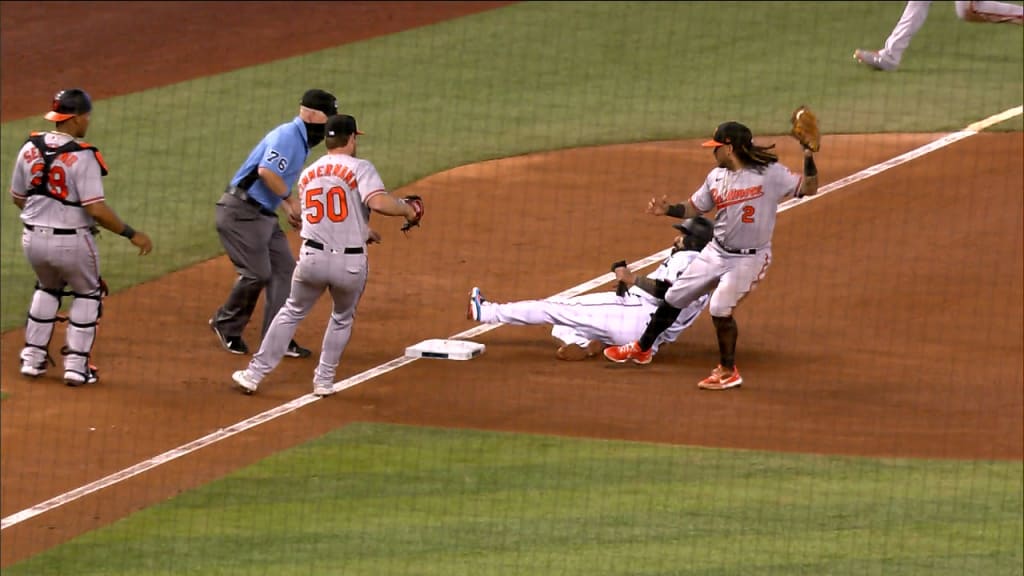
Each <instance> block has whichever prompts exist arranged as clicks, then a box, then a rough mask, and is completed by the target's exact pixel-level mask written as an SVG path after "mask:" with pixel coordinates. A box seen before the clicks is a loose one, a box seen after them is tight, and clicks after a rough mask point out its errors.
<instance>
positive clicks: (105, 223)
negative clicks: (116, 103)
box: [11, 88, 153, 386]
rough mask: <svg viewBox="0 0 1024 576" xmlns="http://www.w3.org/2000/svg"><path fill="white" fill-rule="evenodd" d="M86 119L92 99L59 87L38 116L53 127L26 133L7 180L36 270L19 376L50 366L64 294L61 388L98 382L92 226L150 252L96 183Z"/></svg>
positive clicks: (99, 293) (96, 155) (98, 165)
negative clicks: (93, 358) (67, 306)
mask: <svg viewBox="0 0 1024 576" xmlns="http://www.w3.org/2000/svg"><path fill="white" fill-rule="evenodd" d="M91 117H92V100H91V99H90V98H89V95H88V94H87V93H86V92H85V91H84V90H81V89H79V88H71V89H68V90H62V91H60V92H58V93H57V95H56V96H54V97H53V102H52V104H51V107H50V111H49V112H47V114H46V116H44V118H46V119H47V120H50V121H51V122H55V123H56V129H55V130H51V131H49V132H33V133H32V135H31V136H30V137H29V139H28V141H26V142H25V145H24V146H22V147H21V149H20V150H19V151H18V157H17V160H16V161H15V164H14V174H13V176H12V177H11V198H12V200H13V201H14V205H15V206H17V207H18V209H19V210H21V221H22V223H23V225H24V228H25V229H24V231H23V232H22V237H21V245H22V247H23V248H24V250H25V258H27V259H28V262H29V264H31V265H32V270H33V271H34V272H35V274H36V290H35V293H34V294H33V295H32V303H31V305H30V306H29V310H28V320H27V321H26V322H25V347H24V348H23V349H22V351H21V373H22V374H23V375H25V376H29V377H32V378H35V377H38V376H42V375H43V374H44V373H45V372H46V367H47V363H48V362H49V363H50V364H53V365H56V363H55V362H54V361H53V359H52V358H51V357H50V338H52V337H53V325H54V323H55V322H57V321H58V316H57V311H58V310H60V305H61V299H62V298H63V297H64V296H71V297H73V298H74V300H73V301H72V302H71V308H70V310H69V313H68V318H67V320H68V324H69V326H68V329H67V333H66V335H65V345H64V346H63V347H62V348H61V354H62V355H63V356H64V383H65V384H67V385H68V386H79V385H82V384H92V383H94V382H97V381H98V380H99V374H98V372H97V370H96V367H95V366H94V365H93V364H92V363H91V362H90V356H91V354H92V347H93V343H94V342H95V341H96V327H97V325H98V324H99V321H100V316H102V315H103V297H104V296H106V294H107V286H106V283H105V282H104V281H103V279H102V278H101V277H100V261H99V251H98V250H97V247H96V240H95V239H94V238H93V236H95V235H96V234H97V233H98V232H99V229H98V228H97V227H96V225H97V224H98V225H100V226H102V227H104V228H106V229H107V230H110V231H111V232H113V233H115V234H120V235H121V236H124V237H125V238H127V239H128V240H129V241H131V243H132V244H134V245H135V246H137V247H138V248H139V254H143V255H145V254H149V252H150V250H152V249H153V243H152V241H150V239H149V236H147V235H146V234H145V233H144V232H141V231H138V230H134V229H133V228H132V227H131V226H129V225H127V224H125V223H124V222H123V221H122V220H121V219H120V218H119V217H118V216H117V214H116V213H114V211H113V210H112V209H111V208H110V207H109V206H107V203H106V198H105V196H104V194H103V182H102V180H101V179H102V177H103V176H106V175H107V165H106V162H104V161H103V156H102V155H101V154H100V151H99V150H98V149H97V148H96V147H95V146H93V145H91V144H89V143H87V142H85V141H83V140H82V138H84V137H85V133H86V132H87V131H88V130H89V121H90V118H91Z"/></svg>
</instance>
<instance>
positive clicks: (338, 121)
mask: <svg viewBox="0 0 1024 576" xmlns="http://www.w3.org/2000/svg"><path fill="white" fill-rule="evenodd" d="M349 134H360V135H362V134H366V132H360V131H359V129H358V128H356V119H355V118H354V117H352V116H349V115H348V114H335V115H334V116H331V117H330V118H328V119H327V135H328V136H348V135H349Z"/></svg>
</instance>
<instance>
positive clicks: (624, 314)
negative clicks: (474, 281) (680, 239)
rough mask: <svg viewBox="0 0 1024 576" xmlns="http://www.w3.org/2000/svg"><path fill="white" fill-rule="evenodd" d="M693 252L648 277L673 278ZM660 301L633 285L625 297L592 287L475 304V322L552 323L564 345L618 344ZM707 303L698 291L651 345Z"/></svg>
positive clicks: (638, 330) (629, 338) (671, 336)
mask: <svg viewBox="0 0 1024 576" xmlns="http://www.w3.org/2000/svg"><path fill="white" fill-rule="evenodd" d="M697 256H698V252H695V251H693V250H680V251H678V252H675V253H674V254H672V255H670V256H669V257H668V258H666V259H665V260H663V261H662V262H661V264H659V265H658V268H657V269H655V270H654V271H653V272H652V273H651V274H649V275H648V278H650V279H652V280H665V281H667V282H669V283H671V282H674V281H675V280H676V278H678V277H679V276H680V275H681V274H682V272H683V270H685V269H686V268H687V267H688V266H689V265H690V263H691V262H693V260H695V259H696V258H697ZM660 303H661V300H659V299H658V298H655V297H654V296H652V295H650V294H648V293H647V292H645V291H644V290H641V289H640V288H637V287H636V286H633V287H631V288H630V289H629V291H628V292H627V293H626V295H625V296H618V295H617V294H615V293H614V292H596V293H593V294H583V295H581V296H574V297H572V298H567V299H557V300H556V299H547V300H523V301H520V302H510V303H501V304H499V303H496V302H489V301H484V302H482V303H481V305H480V321H481V322H483V323H486V324H512V325H520V326H526V325H538V324H552V325H553V327H552V330H551V335H552V336H554V337H556V338H558V339H559V340H561V341H562V342H565V343H566V344H577V345H579V346H580V347H582V348H586V346H587V344H589V343H590V341H591V340H598V341H600V342H603V343H604V344H605V345H609V346H618V345H621V344H626V343H628V342H633V341H635V340H637V339H639V338H640V336H641V335H642V334H643V332H644V328H645V327H646V326H647V323H648V321H650V319H651V314H653V313H654V311H655V310H656V309H657V308H658V305H659V304H660ZM707 303H708V296H706V295H705V296H702V297H701V298H698V299H697V300H696V301H695V302H693V303H691V304H690V305H689V306H687V307H686V308H685V309H684V310H683V311H682V312H681V313H680V314H679V318H677V319H676V321H675V323H674V324H672V326H670V327H669V328H668V329H667V330H665V332H663V333H662V334H661V335H660V336H659V337H658V340H657V341H656V342H655V343H654V350H655V351H657V349H658V347H659V346H661V345H662V344H664V343H666V342H674V341H675V340H676V338H678V337H679V334H680V333H681V332H682V331H683V330H685V329H686V328H688V327H689V326H690V325H691V324H693V322H694V321H695V320H696V319H697V316H699V315H700V312H701V310H703V309H704V307H705V306H706V305H707Z"/></svg>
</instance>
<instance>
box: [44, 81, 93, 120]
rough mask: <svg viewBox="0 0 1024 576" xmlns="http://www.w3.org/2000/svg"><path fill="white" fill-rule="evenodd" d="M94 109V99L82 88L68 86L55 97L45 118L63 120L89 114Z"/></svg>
mask: <svg viewBox="0 0 1024 576" xmlns="http://www.w3.org/2000/svg"><path fill="white" fill-rule="evenodd" d="M91 111H92V99H91V98H89V95H88V94H86V92H85V90H82V89H81V88H68V89H67V90H61V91H60V92H57V94H55V95H54V97H53V102H52V103H51V104H50V111H49V112H47V113H46V115H45V116H43V118H46V119H47V120H52V121H53V122H63V121H65V120H67V119H69V118H74V117H75V116H78V115H79V114H88V113H89V112H91Z"/></svg>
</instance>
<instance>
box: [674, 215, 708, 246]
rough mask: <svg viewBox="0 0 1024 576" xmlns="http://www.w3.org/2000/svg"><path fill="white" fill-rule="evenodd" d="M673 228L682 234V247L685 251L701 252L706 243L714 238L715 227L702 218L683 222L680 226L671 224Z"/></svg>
mask: <svg viewBox="0 0 1024 576" xmlns="http://www.w3.org/2000/svg"><path fill="white" fill-rule="evenodd" d="M672 227H673V228H675V229H676V230H679V231H680V232H682V233H683V236H684V239H683V246H685V247H686V249H687V250H697V251H700V250H703V249H704V246H707V243H708V242H711V239H712V238H713V237H714V231H715V225H714V224H713V223H712V222H711V221H710V220H708V219H707V218H705V217H703V216H696V217H694V218H690V219H689V220H684V221H683V222H682V223H680V224H673V225H672Z"/></svg>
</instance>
